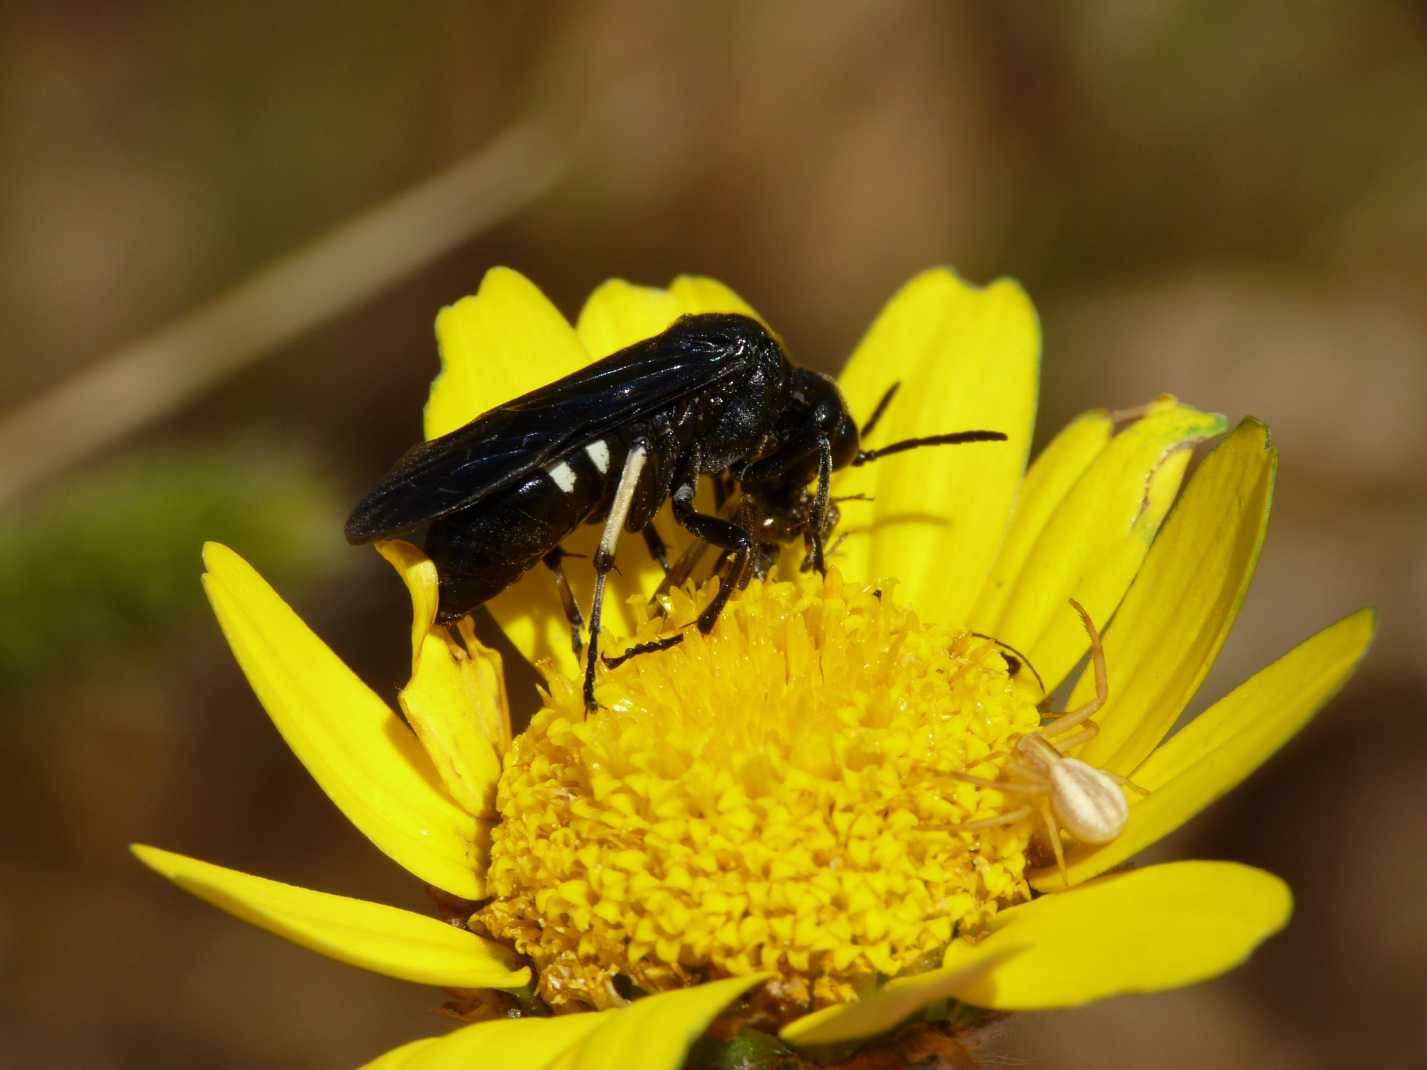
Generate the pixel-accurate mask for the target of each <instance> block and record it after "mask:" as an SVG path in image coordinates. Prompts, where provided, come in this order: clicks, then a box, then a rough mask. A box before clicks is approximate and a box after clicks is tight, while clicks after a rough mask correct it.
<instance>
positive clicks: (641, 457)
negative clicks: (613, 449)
mask: <svg viewBox="0 0 1427 1070" xmlns="http://www.w3.org/2000/svg"><path fill="white" fill-rule="evenodd" d="M648 459H649V447H648V446H642V445H640V446H635V447H633V448H632V449H631V450H630V451H629V455H628V456H627V457H625V459H624V471H623V472H621V473H620V475H619V486H617V487H615V489H614V501H613V503H611V505H610V507H609V517H608V518H607V519H606V520H605V524H604V533H603V534H602V535H600V552H601V553H605V554H608V555H609V556H610V557H611V558H612V557H614V548H615V544H616V543H618V542H619V532H620V529H621V528H623V527H624V521H625V519H626V518H627V517H628V516H629V507H630V505H631V504H633V502H634V488H635V485H636V484H637V483H638V482H639V474H640V473H641V472H643V471H644V462H645V461H647V460H648Z"/></svg>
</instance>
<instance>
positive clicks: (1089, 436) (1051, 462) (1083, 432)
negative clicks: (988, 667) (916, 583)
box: [968, 410, 1115, 635]
mask: <svg viewBox="0 0 1427 1070" xmlns="http://www.w3.org/2000/svg"><path fill="white" fill-rule="evenodd" d="M1114 428H1115V422H1114V420H1113V419H1112V418H1111V416H1110V414H1109V413H1107V412H1104V411H1103V410H1097V411H1095V412H1087V413H1083V414H1082V415H1080V416H1078V417H1077V418H1076V419H1074V420H1072V421H1071V422H1070V423H1069V424H1067V425H1066V426H1065V427H1064V428H1063V429H1062V430H1061V432H1060V433H1059V434H1058V435H1056V436H1055V438H1053V439H1051V441H1050V443H1049V444H1048V445H1047V446H1046V448H1045V449H1043V450H1041V452H1040V454H1039V455H1038V456H1037V457H1036V459H1035V461H1034V462H1032V464H1031V467H1030V470H1029V471H1028V472H1027V473H1026V478H1025V481H1024V482H1023V483H1022V484H1021V493H1020V496H1019V497H1018V498H1017V500H1016V508H1015V511H1014V512H1013V513H1012V514H1011V527H1010V530H1008V531H1007V532H1006V541H1005V542H1004V543H1003V544H1002V546H1001V553H1000V555H999V556H998V557H997V558H996V564H995V566H994V567H993V568H992V569H991V574H990V575H989V576H988V577H987V578H986V583H985V585H984V586H983V587H982V588H981V592H980V593H979V594H978V595H977V597H976V605H975V607H974V608H973V609H972V611H971V616H970V617H969V618H968V627H970V628H974V629H977V630H979V631H981V632H983V633H984V634H987V635H994V634H995V630H996V628H997V627H998V626H999V624H1000V622H1001V614H1002V612H1003V611H1004V610H1005V607H1006V599H1007V598H1009V597H1010V594H1011V591H1012V590H1013V588H1014V586H1015V583H1016V578H1017V577H1018V576H1019V575H1020V574H1021V570H1022V569H1023V568H1024V567H1025V563H1026V558H1027V557H1028V556H1029V555H1030V552H1031V550H1032V549H1033V548H1034V547H1035V544H1036V540H1037V539H1038V538H1039V537H1040V534H1041V532H1042V531H1044V530H1045V526H1046V524H1048V523H1049V522H1050V519H1051V517H1053V516H1054V515H1055V512H1056V510H1057V509H1059V508H1060V505H1061V503H1062V502H1063V501H1064V500H1065V496H1066V495H1067V494H1069V493H1070V490H1071V488H1072V487H1074V486H1075V484H1076V483H1077V482H1078V481H1079V479H1080V477H1081V476H1082V475H1084V474H1085V470H1086V469H1087V468H1089V467H1090V464H1091V462H1093V461H1094V460H1095V458H1096V457H1098V456H1099V455H1100V452H1101V451H1102V450H1103V449H1104V448H1105V446H1106V444H1107V443H1109V441H1110V436H1111V435H1112V434H1113V433H1114Z"/></svg>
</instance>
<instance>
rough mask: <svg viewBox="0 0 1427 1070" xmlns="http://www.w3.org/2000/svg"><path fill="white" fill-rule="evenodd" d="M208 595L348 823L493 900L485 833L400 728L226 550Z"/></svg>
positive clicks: (396, 856)
mask: <svg viewBox="0 0 1427 1070" xmlns="http://www.w3.org/2000/svg"><path fill="white" fill-rule="evenodd" d="M203 560H204V563H205V565H206V566H207V568H208V571H207V572H206V573H205V574H204V577H203V587H204V590H205V591H206V592H207V593H208V599H209V601H210V602H211V603H212V605H213V612H214V613H215V614H216V615H217V617H218V623H219V625H220V626H221V627H222V629H223V634H224V636H226V637H227V640H228V645H229V646H231V647H232V648H233V654H234V656H235V657H236V658H237V659H238V664H239V665H240V666H241V667H242V669H243V672H244V674H245V675H246V676H247V678H248V683H249V684H250V685H251V686H252V688H253V691H254V693H255V694H256V695H257V696H258V701H259V702H261V703H262V705H263V708H264V709H266V710H267V712H268V716H269V717H271V718H272V721H273V724H274V725H275V726H276V727H277V730H278V731H279V732H281V733H282V737H283V739H285V740H286V741H287V745H288V746H289V747H291V748H292V752H293V753H294V754H295V755H297V757H298V760H299V761H301V762H302V764H303V765H304V766H306V767H307V771H308V772H309V773H311V774H312V778H313V779H314V780H316V781H317V783H318V785H319V786H320V787H321V788H322V790H323V791H324V792H326V793H327V796H328V798H330V799H331V800H332V801H333V802H334V803H336V804H337V806H338V808H339V809H341V811H342V813H344V814H345V815H346V816H347V819H348V820H349V821H351V822H352V824H354V825H356V826H357V828H358V829H360V830H361V831H362V833H363V834H364V835H365V836H366V837H367V838H368V839H370V840H371V841H372V843H373V844H375V845H376V846H377V847H378V848H379V849H380V850H381V851H383V852H384V853H385V854H387V855H388V856H389V857H391V858H392V859H393V860H394V861H396V862H397V863H399V864H400V865H401V866H403V867H404V868H406V869H407V870H408V871H410V872H411V873H414V874H415V875H416V876H417V877H419V878H421V879H422V880H424V881H426V882H427V883H428V884H434V885H435V886H436V887H438V888H440V889H442V890H443V891H447V892H450V893H451V894H452V895H455V896H459V897H461V898H463V899H479V898H480V897H481V895H482V894H483V892H484V888H483V886H482V883H481V881H480V880H479V879H478V877H477V873H478V871H479V872H484V869H485V863H484V859H483V850H484V848H483V846H482V845H483V843H484V842H485V839H486V837H485V831H486V830H484V829H483V828H482V827H481V826H480V824H479V823H478V822H476V821H475V820H473V819H472V817H471V816H470V815H469V814H467V813H466V812H465V811H463V810H462V809H461V808H460V807H459V806H458V805H456V803H455V802H454V801H453V800H452V799H451V798H450V796H448V795H447V794H446V792H445V791H444V790H442V788H441V786H440V783H439V781H438V780H437V777H436V774H435V771H434V770H433V769H432V768H431V762H430V760H429V759H428V758H427V756H426V754H425V752H424V751H423V750H422V749H421V745H420V743H418V742H417V740H416V737H415V736H413V735H412V734H411V731H410V730H409V729H408V728H407V727H406V725H404V724H402V723H401V719H400V718H399V717H397V716H396V714H394V713H393V712H392V711H391V709H390V708H389V707H388V706H387V705H386V703H384V702H383V701H382V700H381V699H380V698H378V697H377V696H376V695H375V694H374V693H373V692H372V690H371V688H369V687H367V685H366V684H364V683H363V682H362V681H361V680H360V679H358V678H357V676H356V674H355V673H353V672H352V671H351V670H350V669H348V668H347V666H346V665H344V664H342V661H341V659H339V658H338V657H337V656H336V655H335V654H333V653H332V651H331V650H330V649H328V647H327V645H326V644H325V643H323V642H322V640H321V639H319V638H318V637H317V636H316V634H314V633H313V631H312V630H311V629H310V628H308V627H307V625H306V624H304V623H303V622H302V620H301V619H300V618H299V617H298V616H297V614H296V613H294V612H293V611H292V609H291V608H289V607H288V605H287V603H285V602H284V601H283V600H282V599H281V598H280V597H279V596H278V594H277V592H276V591H274V590H273V589H272V588H271V587H270V586H268V584H267V583H266V581H264V580H263V578H262V577H261V576H259V575H258V574H257V572H256V571H254V569H253V568H252V566H251V565H249V564H248V563H247V562H246V561H244V560H243V559H242V558H241V557H239V556H238V555H237V554H235V553H234V552H233V551H232V550H230V549H228V548H227V547H226V546H222V545H219V544H218V543H208V544H207V545H206V546H204V548H203Z"/></svg>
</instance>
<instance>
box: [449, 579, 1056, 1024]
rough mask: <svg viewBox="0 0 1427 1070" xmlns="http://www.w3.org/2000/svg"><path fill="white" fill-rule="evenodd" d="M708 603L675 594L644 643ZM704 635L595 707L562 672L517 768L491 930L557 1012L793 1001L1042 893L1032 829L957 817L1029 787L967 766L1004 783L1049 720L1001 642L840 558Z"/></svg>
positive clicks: (519, 751)
mask: <svg viewBox="0 0 1427 1070" xmlns="http://www.w3.org/2000/svg"><path fill="white" fill-rule="evenodd" d="M696 611H697V603H696V601H695V600H694V598H692V597H690V596H689V595H687V594H685V593H683V592H675V595H674V599H673V604H672V607H671V611H670V617H669V619H668V620H667V621H660V620H653V621H646V622H645V625H644V626H643V628H641V630H640V633H639V635H638V636H636V638H637V639H640V640H644V639H649V638H653V637H654V636H656V635H658V634H660V633H661V631H662V632H663V633H665V634H667V633H668V631H669V630H670V629H671V628H673V627H677V626H678V625H681V624H685V623H687V622H688V621H690V620H692V619H693V618H694V616H695V615H696ZM683 635H684V636H685V638H684V640H683V642H682V643H681V644H680V645H679V646H676V647H674V648H673V649H671V650H668V651H665V652H662V653H657V654H649V655H645V656H641V657H636V658H634V659H632V660H630V661H629V662H627V663H626V664H624V665H622V666H621V667H620V668H618V669H616V670H613V671H610V672H608V673H606V674H605V675H604V676H603V677H602V678H601V680H600V684H599V695H600V699H601V701H602V702H603V703H605V704H606V706H607V708H602V709H600V710H599V711H598V712H597V713H595V714H593V715H591V716H588V717H587V716H586V715H585V711H584V708H583V704H582V702H581V698H580V693H579V689H578V684H577V683H574V682H571V681H566V680H563V679H560V678H553V679H551V681H550V687H551V694H550V698H549V703H548V705H547V706H546V707H545V708H544V709H542V710H541V711H540V712H539V713H538V714H536V716H535V718H534V719H533V720H532V722H531V725H530V728H529V729H528V730H527V731H526V732H525V733H523V734H522V735H520V736H519V737H518V738H517V739H516V741H515V743H514V745H513V747H512V750H511V752H510V754H509V756H508V758H507V762H506V767H505V772H504V775H503V776H502V778H501V782H500V789H499V794H498V800H497V806H498V809H499V811H500V815H501V822H500V824H499V825H498V826H497V827H496V829H495V830H494V834H493V842H492V846H491V864H490V870H489V874H488V886H489V889H490V891H491V893H492V895H493V897H494V898H493V899H492V900H491V901H490V902H489V903H487V904H486V905H485V906H483V907H482V908H481V909H480V910H479V911H478V912H477V914H476V915H475V917H474V918H473V919H472V920H473V922H474V924H475V926H476V927H477V928H478V929H480V930H482V931H485V932H488V933H489V934H490V935H491V936H493V937H495V938H497V939H500V940H505V941H508V942H511V943H513V944H514V945H515V947H516V948H517V949H518V950H519V951H520V952H521V953H522V954H524V955H527V956H529V957H530V959H531V960H532V961H533V962H534V964H535V966H536V969H537V970H538V973H539V977H540V995H541V996H542V998H544V999H545V1000H546V1001H547V1002H548V1003H549V1004H550V1005H551V1006H553V1007H555V1008H556V1009H557V1010H558V1009H571V1010H574V1009H583V1008H586V1007H595V1008H604V1007H608V1006H611V1005H613V1004H617V1003H619V1002H620V1001H621V996H620V995H619V989H618V988H617V986H616V984H615V978H616V977H618V976H620V975H623V977H625V978H627V979H628V981H629V982H631V983H632V984H633V986H634V987H636V988H639V989H643V990H646V991H657V990H663V989H669V988H674V987H677V986H680V985H685V984H689V983H696V982H698V981H702V980H706V979H712V978H716V977H722V976H729V975H735V974H742V973H749V972H754V971H760V970H769V971H772V972H774V973H775V974H777V977H776V979H775V980H774V981H773V982H771V983H770V985H769V991H770V992H771V994H772V996H773V998H774V1000H775V1003H781V1004H782V1005H783V1006H784V1007H786V1008H787V1011H788V1013H789V1014H790V1015H791V1014H794V1013H797V1012H801V1011H806V1010H807V1009H808V1008H809V1007H813V1006H824V1005H827V1004H830V1003H834V1002H841V1001H845V1000H847V999H849V998H850V997H851V996H852V995H853V994H854V992H856V991H857V990H858V989H859V988H861V987H865V985H866V984H867V983H868V982H869V981H871V980H873V979H874V978H875V977H876V976H877V975H883V976H889V975H896V974H898V973H900V972H902V971H906V970H912V969H915V968H917V967H919V966H921V965H924V964H925V963H926V962H927V961H928V959H929V956H935V954H936V953H938V952H939V951H940V949H941V948H943V947H944V946H945V945H946V944H947V942H948V941H949V940H950V939H951V937H952V935H953V934H955V933H958V932H963V933H964V932H968V931H974V930H975V929H976V928H978V927H980V926H982V925H984V924H985V921H986V919H987V918H989V917H990V916H991V915H992V914H994V913H995V912H996V910H997V909H998V908H999V907H1001V906H1004V905H1007V904H1010V903H1014V902H1018V901H1020V900H1023V899H1025V898H1027V896H1028V890H1027V886H1026V882H1025V879H1024V876H1023V873H1024V870H1025V866H1026V857H1025V852H1026V847H1027V841H1028V839H1029V837H1030V828H1029V825H1028V824H1026V823H1019V824H1013V825H1010V826H1008V827H1005V828H996V829H990V830H985V831H981V832H976V833H968V832H962V831H958V830H957V826H959V825H961V824H964V823H966V822H969V821H977V820H981V819H984V818H987V817H994V816H996V815H997V814H998V813H1000V812H1001V810H1002V809H1003V807H1005V800H1004V797H1003V796H1002V794H1001V793H1000V792H997V791H994V790H985V789H981V788H978V787H976V786H974V785H971V784H967V783H964V782H959V781H955V780H953V779H952V778H951V777H950V776H949V775H948V774H949V773H957V772H963V771H968V770H970V769H971V768H973V767H978V766H979V767H984V768H985V769H986V770H987V775H989V776H995V767H996V764H997V762H996V755H997V754H998V752H999V753H1000V754H1002V755H1003V754H1004V752H1007V751H1009V750H1010V748H1011V746H1012V744H1013V743H1014V741H1015V739H1016V738H1017V737H1019V736H1020V735H1022V734H1023V733H1025V732H1028V731H1031V730H1033V729H1035V728H1036V727H1037V726H1038V725H1039V716H1038V714H1037V712H1036V709H1035V705H1034V698H1033V696H1030V695H1028V694H1026V693H1025V692H1024V691H1023V689H1022V688H1021V687H1020V686H1018V684H1017V682H1016V681H1015V680H1013V679H1012V677H1011V676H1010V674H1009V673H1008V670H1007V666H1006V662H1005V660H1004V658H1003V657H1002V655H1001V652H1000V650H999V649H998V647H997V646H996V644H995V643H993V642H991V641H989V640H987V639H984V638H981V637H978V636H975V635H973V634H971V633H969V632H966V631H963V630H960V629H956V628H950V627H943V626H933V625H926V624H923V623H922V622H920V621H919V620H918V619H917V617H916V615H915V614H914V613H913V612H911V611H910V610H908V609H906V608H904V607H901V606H899V605H897V604H896V602H895V601H894V600H893V598H892V596H891V594H890V592H887V591H877V590H875V589H871V588H869V589H866V590H854V589H850V588H848V587H846V586H845V585H844V584H843V582H842V581H841V579H840V578H839V577H838V575H837V574H836V573H832V574H830V575H829V576H828V577H827V579H826V580H823V579H821V578H818V577H816V576H805V577H800V578H799V580H798V581H797V582H768V583H754V584H752V585H750V587H749V588H748V590H747V591H745V592H743V593H742V594H741V596H740V597H738V598H736V599H734V600H733V601H732V602H731V603H730V605H729V606H728V608H727V610H726V611H725V612H724V614H723V616H722V618H721V619H720V621H719V624H718V627H717V628H716V629H715V630H714V633H713V634H712V635H710V636H703V635H700V634H699V633H698V631H697V630H696V629H692V628H688V629H685V630H684V632H683ZM988 755H989V756H992V760H990V761H988V760H987V759H988ZM621 983H623V982H621Z"/></svg>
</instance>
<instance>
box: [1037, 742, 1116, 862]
mask: <svg viewBox="0 0 1427 1070" xmlns="http://www.w3.org/2000/svg"><path fill="white" fill-rule="evenodd" d="M1047 772H1048V776H1049V778H1050V789H1051V807H1052V808H1053V809H1054V810H1055V816H1056V818H1057V819H1058V820H1059V821H1060V823H1061V824H1062V825H1064V826H1065V829H1066V831H1068V832H1069V833H1070V834H1071V835H1072V836H1074V837H1075V838H1076V839H1077V840H1080V841H1081V842H1082V843H1109V842H1110V841H1111V840H1113V839H1114V838H1115V837H1116V836H1118V835H1120V833H1121V832H1123V831H1124V830H1125V822H1126V821H1128V820H1129V817H1130V805H1129V803H1128V802H1127V801H1126V799H1125V792H1124V789H1122V788H1121V787H1120V785H1119V784H1117V783H1115V781H1114V780H1112V779H1111V778H1110V777H1109V776H1108V775H1107V774H1106V773H1104V772H1102V771H1101V770H1099V769H1096V768H1095V767H1094V766H1093V765H1087V764H1086V763H1085V762H1082V761H1081V760H1080V759H1079V758H1062V759H1060V760H1059V761H1058V762H1056V763H1055V764H1054V765H1052V766H1051V768H1050V769H1049V770H1048V771H1047Z"/></svg>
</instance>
